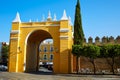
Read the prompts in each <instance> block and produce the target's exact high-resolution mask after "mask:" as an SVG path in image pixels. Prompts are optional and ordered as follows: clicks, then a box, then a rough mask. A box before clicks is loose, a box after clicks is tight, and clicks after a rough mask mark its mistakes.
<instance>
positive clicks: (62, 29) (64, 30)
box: [60, 28, 69, 32]
mask: <svg viewBox="0 0 120 80" xmlns="http://www.w3.org/2000/svg"><path fill="white" fill-rule="evenodd" d="M60 32H69V29H68V28H61V29H60Z"/></svg>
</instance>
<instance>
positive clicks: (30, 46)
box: [25, 30, 52, 72]
mask: <svg viewBox="0 0 120 80" xmlns="http://www.w3.org/2000/svg"><path fill="white" fill-rule="evenodd" d="M45 39H52V36H51V35H50V33H48V32H47V31H44V30H36V31H34V32H33V33H31V34H30V35H29V37H28V39H27V47H26V69H25V71H26V72H29V71H38V70H39V44H40V43H41V42H42V41H43V40H45Z"/></svg>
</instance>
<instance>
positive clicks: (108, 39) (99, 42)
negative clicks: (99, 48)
mask: <svg viewBox="0 0 120 80" xmlns="http://www.w3.org/2000/svg"><path fill="white" fill-rule="evenodd" d="M94 40H95V42H93V41H94ZM84 44H95V45H103V44H120V36H117V37H116V38H114V37H113V36H110V37H105V36H103V37H102V38H99V37H98V36H97V37H96V38H95V39H93V38H92V37H89V38H88V42H86V38H84Z"/></svg>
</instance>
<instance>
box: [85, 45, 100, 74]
mask: <svg viewBox="0 0 120 80" xmlns="http://www.w3.org/2000/svg"><path fill="white" fill-rule="evenodd" d="M84 52H85V54H84V56H85V57H88V59H89V61H90V62H91V63H92V65H93V68H94V74H96V66H95V59H96V58H98V56H99V55H100V47H98V46H95V45H88V46H85V47H84Z"/></svg>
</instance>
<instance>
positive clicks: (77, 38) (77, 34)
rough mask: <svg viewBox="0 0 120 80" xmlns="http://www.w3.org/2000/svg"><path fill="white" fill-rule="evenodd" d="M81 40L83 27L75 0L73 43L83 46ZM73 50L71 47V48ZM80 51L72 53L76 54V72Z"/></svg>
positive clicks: (78, 5)
mask: <svg viewBox="0 0 120 80" xmlns="http://www.w3.org/2000/svg"><path fill="white" fill-rule="evenodd" d="M83 42H84V33H83V29H82V20H81V12H80V3H79V0H77V5H76V10H75V21H74V45H73V48H74V46H75V45H79V46H81V47H82V46H83ZM72 51H73V49H72ZM80 53H81V52H80V51H79V50H78V53H76V52H75V53H74V52H73V55H75V56H76V70H77V74H78V71H79V66H80V65H79V57H80V56H81V54H80Z"/></svg>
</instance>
